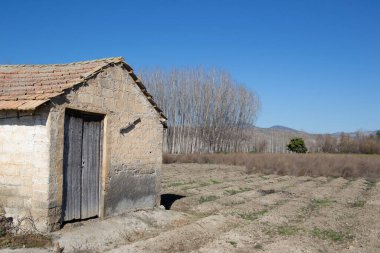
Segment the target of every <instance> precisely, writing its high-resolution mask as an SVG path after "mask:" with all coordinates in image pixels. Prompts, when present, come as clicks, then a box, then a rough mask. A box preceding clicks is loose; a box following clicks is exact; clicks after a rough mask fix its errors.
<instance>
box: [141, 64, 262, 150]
mask: <svg viewBox="0 0 380 253" xmlns="http://www.w3.org/2000/svg"><path fill="white" fill-rule="evenodd" d="M140 75H141V78H142V80H143V81H144V84H145V85H146V86H147V88H148V90H149V92H150V93H152V95H153V96H154V98H155V101H156V102H157V103H158V105H159V106H160V107H161V108H162V109H163V111H164V114H165V115H166V116H167V117H168V131H167V138H166V141H165V145H164V151H165V152H167V153H174V154H178V153H195V152H247V151H250V149H251V147H250V146H251V145H252V144H251V143H249V142H248V141H247V138H248V137H249V136H247V134H246V131H245V129H246V128H247V127H251V126H253V124H254V122H255V119H256V116H257V112H258V110H259V108H260V101H259V97H258V96H257V95H256V94H255V93H254V92H252V91H251V90H249V89H247V88H246V87H244V86H243V85H240V84H238V83H237V82H236V81H234V80H233V79H232V78H231V76H230V74H229V73H227V72H226V71H223V70H218V69H205V68H202V67H198V68H188V69H172V70H170V71H165V70H163V69H160V68H156V69H143V70H142V71H140Z"/></svg>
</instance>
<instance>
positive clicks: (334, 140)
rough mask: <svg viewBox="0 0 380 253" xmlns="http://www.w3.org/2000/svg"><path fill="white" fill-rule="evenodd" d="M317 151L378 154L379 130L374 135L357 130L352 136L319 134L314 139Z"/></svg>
mask: <svg viewBox="0 0 380 253" xmlns="http://www.w3.org/2000/svg"><path fill="white" fill-rule="evenodd" d="M316 143H317V147H318V151H319V152H325V153H353V154H380V131H377V134H376V135H374V134H373V135H368V134H363V133H361V132H357V133H356V134H355V135H354V136H350V135H348V134H345V133H341V134H340V136H339V137H335V136H332V135H319V136H317V139H316Z"/></svg>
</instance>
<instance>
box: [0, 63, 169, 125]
mask: <svg viewBox="0 0 380 253" xmlns="http://www.w3.org/2000/svg"><path fill="white" fill-rule="evenodd" d="M115 64H123V65H124V67H125V68H126V69H127V70H128V71H129V74H130V75H131V76H132V78H133V79H134V80H135V83H136V85H138V86H139V88H140V89H141V90H142V91H143V93H144V95H145V96H146V97H147V99H148V100H149V102H150V103H151V104H152V105H153V107H154V108H155V109H156V110H157V111H158V112H159V113H160V114H161V116H162V118H163V119H166V118H165V116H164V115H163V114H162V111H161V109H160V108H158V106H157V105H156V103H155V102H154V101H153V98H152V96H151V95H150V94H149V93H148V92H147V91H146V89H145V87H144V85H143V84H142V83H141V81H140V80H139V79H138V78H137V76H136V75H135V74H134V73H133V69H132V68H131V67H130V66H129V65H128V64H126V63H125V62H124V59H123V58H122V57H116V58H107V59H99V60H94V61H83V62H74V63H68V64H51V65H0V110H34V109H35V108H37V107H38V106H40V105H42V104H43V103H45V102H47V101H49V100H50V99H51V98H53V97H56V96H58V95H61V94H63V93H64V91H65V90H66V89H70V88H72V87H74V86H75V85H77V84H81V83H83V82H85V81H86V80H87V79H90V78H92V77H93V76H94V75H96V74H98V73H99V72H101V71H102V70H103V69H105V68H108V67H109V66H113V65H115Z"/></svg>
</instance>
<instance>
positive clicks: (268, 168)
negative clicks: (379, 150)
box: [163, 153, 380, 181]
mask: <svg viewBox="0 0 380 253" xmlns="http://www.w3.org/2000/svg"><path fill="white" fill-rule="evenodd" d="M163 161H164V163H213V164H226V165H239V166H245V167H246V168H247V173H249V174H250V173H263V174H278V175H294V176H312V177H318V176H325V177H344V178H359V177H362V178H365V179H367V180H370V181H378V180H379V179H380V155H354V154H349V155H346V154H344V155H343V154H252V153H232V154H185V155H169V154H165V155H164V157H163Z"/></svg>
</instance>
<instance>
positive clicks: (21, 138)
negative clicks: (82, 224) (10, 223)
mask: <svg viewBox="0 0 380 253" xmlns="http://www.w3.org/2000/svg"><path fill="white" fill-rule="evenodd" d="M165 121H166V118H165V116H164V115H163V114H162V111H161V110H160V109H159V108H158V107H157V105H156V103H155V102H154V101H153V99H152V96H151V95H150V94H149V93H148V92H147V90H146V88H145V87H144V85H143V84H142V82H141V81H140V80H139V79H138V78H137V76H136V75H135V74H134V73H133V70H132V68H131V67H130V66H129V65H128V64H126V63H125V62H124V60H123V58H120V57H119V58H109V59H100V60H94V61H85V62H75V63H69V64H54V65H0V207H1V209H2V210H5V213H6V216H11V217H14V218H22V217H33V220H34V222H35V223H36V225H37V228H38V229H40V230H42V231H52V230H56V229H59V228H60V226H61V225H62V224H63V223H65V222H69V221H75V220H83V219H87V218H91V217H106V216H110V215H114V214H117V213H122V212H126V211H128V210H136V209H147V208H153V207H154V206H157V205H159V201H160V197H159V196H160V195H159V192H160V184H159V175H160V168H161V164H162V141H163V131H164V128H165Z"/></svg>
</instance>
